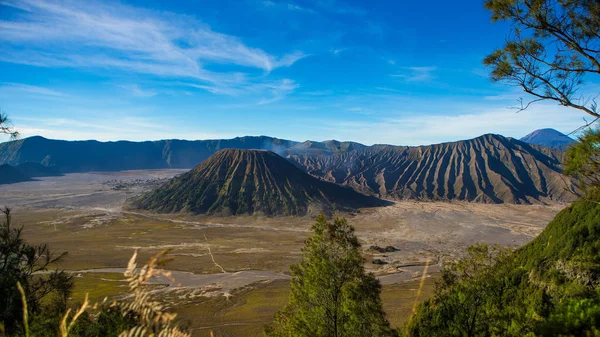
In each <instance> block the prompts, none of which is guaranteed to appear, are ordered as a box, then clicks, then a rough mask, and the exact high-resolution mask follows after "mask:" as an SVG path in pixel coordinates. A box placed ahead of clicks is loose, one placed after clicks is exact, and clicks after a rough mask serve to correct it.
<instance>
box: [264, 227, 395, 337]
mask: <svg viewBox="0 0 600 337" xmlns="http://www.w3.org/2000/svg"><path fill="white" fill-rule="evenodd" d="M312 229H313V231H314V235H313V236H312V237H311V238H310V239H308V240H307V241H306V245H305V247H304V249H303V253H304V256H303V259H302V262H300V263H299V264H296V265H293V266H292V268H291V271H292V281H291V294H290V298H289V302H288V304H287V305H286V307H285V308H284V309H283V310H281V311H280V312H278V313H277V315H276V318H275V323H274V324H273V325H271V326H268V327H267V328H266V331H265V332H266V334H267V336H273V337H275V336H294V337H302V336H306V337H309V336H310V337H342V336H344V337H353V336H356V337H362V336H380V337H385V336H396V332H395V331H394V330H393V329H392V328H391V327H390V325H389V323H388V321H387V320H386V318H385V313H384V312H383V309H382V305H381V300H380V297H379V295H380V293H381V285H380V284H379V281H378V280H377V279H375V277H374V276H373V274H367V273H365V270H364V267H363V258H362V256H361V254H360V244H359V242H358V239H357V238H356V235H354V228H352V226H350V225H348V223H347V221H346V219H343V218H336V219H335V220H334V221H333V222H328V221H327V220H326V218H325V217H324V216H323V215H320V216H319V217H318V218H317V220H316V222H315V224H314V225H313V228H312Z"/></svg>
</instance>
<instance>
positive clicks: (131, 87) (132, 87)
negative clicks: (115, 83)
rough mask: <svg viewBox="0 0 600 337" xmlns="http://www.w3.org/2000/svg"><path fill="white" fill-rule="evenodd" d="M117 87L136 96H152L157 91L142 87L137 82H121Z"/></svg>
mask: <svg viewBox="0 0 600 337" xmlns="http://www.w3.org/2000/svg"><path fill="white" fill-rule="evenodd" d="M119 87H120V88H122V89H125V90H126V91H127V92H129V93H131V94H132V95H133V96H136V97H154V96H156V95H157V94H158V92H157V91H155V90H151V89H150V90H145V89H142V88H140V86H139V85H137V84H121V85H119Z"/></svg>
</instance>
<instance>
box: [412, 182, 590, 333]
mask: <svg viewBox="0 0 600 337" xmlns="http://www.w3.org/2000/svg"><path fill="white" fill-rule="evenodd" d="M598 201H600V189H598V188H593V189H591V190H590V191H589V192H588V193H587V195H586V196H585V197H583V198H581V199H579V200H578V201H576V202H574V203H573V204H572V205H571V206H570V207H568V208H566V209H565V210H563V211H562V212H560V213H559V214H558V215H557V216H556V217H555V218H554V220H552V222H550V224H548V226H547V228H546V229H545V230H544V231H543V232H542V233H541V234H540V235H539V236H538V237H537V238H535V239H534V240H533V241H532V242H531V243H529V244H527V245H525V246H524V247H522V248H520V249H518V250H516V251H515V252H513V253H511V254H508V253H506V252H503V251H500V252H490V250H489V248H488V247H487V246H483V245H479V246H475V247H472V248H470V249H469V251H468V256H467V258H466V259H464V260H462V261H459V262H457V263H452V264H449V265H448V266H445V268H444V271H443V273H442V275H443V277H442V281H441V283H440V284H439V285H438V286H437V289H436V294H435V296H433V298H431V299H429V300H427V301H425V302H424V303H423V304H422V305H420V306H419V308H418V310H417V313H416V314H415V315H414V317H413V318H412V320H411V321H409V322H408V323H407V324H406V326H405V327H404V334H405V335H406V336H515V337H517V336H529V337H534V336H550V335H551V336H599V331H600V330H599V329H600V204H599V203H598Z"/></svg>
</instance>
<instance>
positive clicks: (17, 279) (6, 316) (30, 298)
mask: <svg viewBox="0 0 600 337" xmlns="http://www.w3.org/2000/svg"><path fill="white" fill-rule="evenodd" d="M3 214H4V220H3V221H1V222H0V323H2V324H3V325H4V328H5V329H6V333H7V334H8V335H11V334H14V333H17V332H18V331H20V329H21V328H22V326H21V322H22V312H23V311H22V307H23V302H22V300H21V295H20V292H19V291H18V289H17V283H20V284H21V286H22V287H23V290H24V293H25V294H26V296H27V297H26V299H27V308H28V311H29V313H30V315H32V316H35V315H38V314H39V313H41V312H44V311H48V310H49V311H52V312H64V311H65V308H66V306H67V298H68V296H69V295H70V293H71V289H72V287H73V282H72V280H71V276H69V275H67V274H66V273H64V272H62V271H53V272H49V271H48V268H49V267H50V266H51V265H53V264H56V263H57V262H59V261H60V260H61V259H62V258H63V257H64V256H65V254H64V253H63V254H60V255H58V256H54V255H53V254H52V252H51V251H50V249H49V248H48V246H46V245H40V246H36V245H30V244H28V243H27V242H26V241H25V240H24V239H23V237H22V231H23V228H22V227H20V228H14V227H12V224H11V215H10V210H9V209H8V208H6V209H4V210H3Z"/></svg>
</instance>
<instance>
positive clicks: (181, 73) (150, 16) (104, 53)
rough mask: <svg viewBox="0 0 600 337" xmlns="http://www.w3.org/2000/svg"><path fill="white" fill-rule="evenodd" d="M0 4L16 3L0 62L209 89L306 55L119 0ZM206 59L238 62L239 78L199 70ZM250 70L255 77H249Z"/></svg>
mask: <svg viewBox="0 0 600 337" xmlns="http://www.w3.org/2000/svg"><path fill="white" fill-rule="evenodd" d="M2 4H4V5H9V6H13V7H17V8H20V9H22V11H21V12H20V13H19V16H16V17H14V19H13V20H4V21H0V31H2V34H0V42H2V43H3V52H2V54H1V55H0V60H1V61H5V62H12V63H21V64H29V65H35V66H43V67H77V68H94V69H96V68H100V69H111V70H121V71H127V72H135V73H141V74H150V75H158V76H163V77H172V78H188V79H193V80H195V81H197V82H198V83H199V84H201V85H202V86H204V87H207V88H212V87H227V86H231V85H236V86H238V87H242V86H244V85H252V84H254V83H256V82H260V81H261V79H262V78H264V73H267V74H268V73H269V72H271V71H273V70H275V69H277V68H281V67H289V66H291V65H293V64H294V63H295V62H296V61H298V60H299V59H301V58H303V57H305V56H306V55H305V54H303V53H302V52H299V51H295V52H292V53H289V54H285V55H281V56H274V55H271V54H269V53H267V52H265V51H263V50H261V49H259V48H253V47H250V46H247V45H245V44H244V43H243V42H242V41H241V40H240V39H238V38H236V37H234V36H230V35H225V34H221V33H218V32H215V31H213V30H212V29H210V27H208V26H206V25H205V24H203V23H201V22H199V21H198V20H196V19H194V18H192V17H189V16H184V15H175V14H169V13H164V12H152V11H148V10H142V9H138V8H134V7H129V6H125V5H120V4H113V5H111V6H108V5H106V4H102V3H96V2H91V1H89V2H88V1H85V2H83V1H82V2H56V1H52V0H39V1H38V0H21V1H12V0H8V1H5V2H3V3H2ZM0 6H2V5H0ZM210 64H227V65H231V66H237V67H241V68H240V69H242V70H243V71H244V72H245V73H246V76H239V71H238V72H231V71H211V70H207V67H206V66H207V65H210ZM256 71H261V72H263V75H260V76H259V75H255V76H251V74H253V73H255V72H256ZM207 90H208V89H207ZM209 91H211V90H209ZM212 91H213V92H221V91H222V90H219V89H215V90H212Z"/></svg>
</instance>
